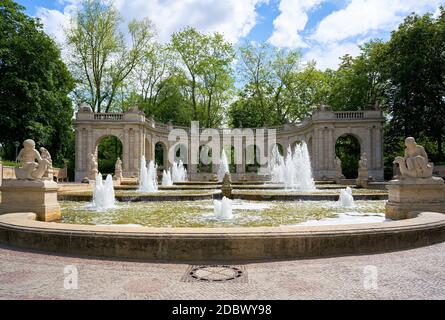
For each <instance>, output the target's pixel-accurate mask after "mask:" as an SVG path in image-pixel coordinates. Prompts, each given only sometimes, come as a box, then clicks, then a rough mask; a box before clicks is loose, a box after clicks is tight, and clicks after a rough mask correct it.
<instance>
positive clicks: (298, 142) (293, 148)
mask: <svg viewBox="0 0 445 320" xmlns="http://www.w3.org/2000/svg"><path fill="white" fill-rule="evenodd" d="M302 143H303V142H302V141H300V140H295V141H294V142H292V144H291V145H290V147H291V149H292V152H294V151H295V147H296V146H297V145H301V144H302Z"/></svg>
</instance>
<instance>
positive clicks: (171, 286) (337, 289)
mask: <svg viewBox="0 0 445 320" xmlns="http://www.w3.org/2000/svg"><path fill="white" fill-rule="evenodd" d="M444 254H445V243H441V244H437V245H434V246H430V247H424V248H419V249H414V250H408V251H400V252H393V253H386V254H377V255H364V256H350V257H338V258H326V259H312V260H295V261H285V262H284V261H283V262H269V263H255V264H247V265H244V267H245V270H246V272H247V277H248V279H247V281H244V282H243V281H237V282H234V283H231V282H226V283H202V282H185V281H183V277H184V274H185V273H186V271H187V270H188V269H189V267H190V266H189V265H186V264H160V263H145V262H132V261H112V260H105V259H94V258H80V257H67V256H56V255H46V254H42V253H36V252H28V251H21V250H16V249H13V248H9V247H5V246H1V245H0V298H1V299H84V298H86V299H314V298H315V299H445V259H444ZM68 265H72V266H76V268H77V271H78V289H77V290H66V289H65V288H64V283H65V284H66V283H67V282H68V280H67V279H69V278H66V277H67V276H70V275H71V277H72V276H73V274H72V273H70V272H71V271H70V270H72V269H69V267H68V268H67V269H66V270H65V271H66V272H68V273H67V274H64V269H65V267H66V266H68ZM367 266H368V267H367ZM375 271H377V274H376V275H377V277H374V275H375ZM68 284H69V283H68ZM375 286H377V288H375Z"/></svg>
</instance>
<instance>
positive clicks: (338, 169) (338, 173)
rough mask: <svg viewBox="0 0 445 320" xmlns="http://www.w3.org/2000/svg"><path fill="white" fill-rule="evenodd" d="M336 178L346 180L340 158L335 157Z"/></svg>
mask: <svg viewBox="0 0 445 320" xmlns="http://www.w3.org/2000/svg"><path fill="white" fill-rule="evenodd" d="M335 177H336V178H341V179H343V178H344V176H343V172H342V168H341V160H340V158H339V157H335Z"/></svg>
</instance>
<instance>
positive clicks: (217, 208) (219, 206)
mask: <svg viewBox="0 0 445 320" xmlns="http://www.w3.org/2000/svg"><path fill="white" fill-rule="evenodd" d="M213 213H214V215H215V217H216V218H218V219H223V220H230V219H232V218H233V212H232V200H230V199H228V198H226V197H223V198H222V200H221V201H218V200H214V201H213Z"/></svg>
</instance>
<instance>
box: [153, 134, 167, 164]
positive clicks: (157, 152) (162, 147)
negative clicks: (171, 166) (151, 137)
mask: <svg viewBox="0 0 445 320" xmlns="http://www.w3.org/2000/svg"><path fill="white" fill-rule="evenodd" d="M154 162H155V164H156V165H157V166H158V169H159V170H167V169H168V148H167V145H166V144H165V143H164V142H163V141H157V142H156V143H155V144H154Z"/></svg>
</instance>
